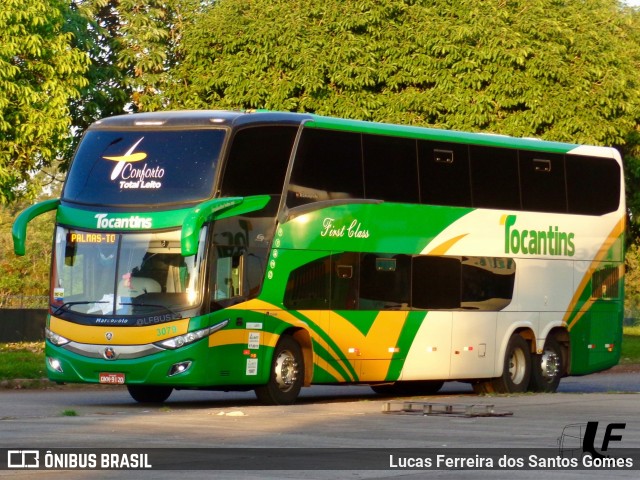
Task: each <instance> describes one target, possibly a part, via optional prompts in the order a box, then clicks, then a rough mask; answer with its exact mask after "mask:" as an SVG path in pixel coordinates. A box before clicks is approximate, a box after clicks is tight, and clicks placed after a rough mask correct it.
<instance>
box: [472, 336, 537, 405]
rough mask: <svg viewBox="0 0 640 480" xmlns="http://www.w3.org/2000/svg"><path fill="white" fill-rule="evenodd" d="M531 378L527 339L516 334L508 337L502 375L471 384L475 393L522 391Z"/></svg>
mask: <svg viewBox="0 0 640 480" xmlns="http://www.w3.org/2000/svg"><path fill="white" fill-rule="evenodd" d="M530 378H531V353H530V350H529V344H528V343H527V341H526V340H525V339H524V338H522V337H521V336H520V335H518V334H514V335H512V336H511V338H510V339H509V343H508V344H507V350H506V352H505V354H504V368H503V369H502V375H501V376H500V377H498V378H492V379H491V380H486V381H481V382H478V383H475V384H474V385H473V390H474V391H475V392H476V393H523V392H526V391H527V388H528V387H529V379H530Z"/></svg>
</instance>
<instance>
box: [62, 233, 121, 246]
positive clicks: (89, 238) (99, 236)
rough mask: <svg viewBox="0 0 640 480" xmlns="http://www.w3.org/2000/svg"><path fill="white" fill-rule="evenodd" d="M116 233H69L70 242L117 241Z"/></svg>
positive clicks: (68, 240)
mask: <svg viewBox="0 0 640 480" xmlns="http://www.w3.org/2000/svg"><path fill="white" fill-rule="evenodd" d="M116 237H117V235H116V234H115V233H86V232H71V233H68V234H67V242H68V243H107V244H108V243H116Z"/></svg>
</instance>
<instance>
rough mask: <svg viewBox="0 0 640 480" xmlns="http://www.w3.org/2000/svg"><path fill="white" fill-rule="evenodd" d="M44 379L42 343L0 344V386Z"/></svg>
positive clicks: (639, 344) (631, 348)
mask: <svg viewBox="0 0 640 480" xmlns="http://www.w3.org/2000/svg"><path fill="white" fill-rule="evenodd" d="M623 332H624V336H623V339H622V355H621V359H620V363H622V364H626V365H629V364H640V325H639V326H634V327H624V330H623ZM44 377H46V372H45V365H44V342H19V343H0V382H1V383H0V386H11V385H13V382H12V381H14V380H17V379H27V380H33V381H34V382H33V385H36V386H37V385H38V381H39V380H40V379H42V378H44ZM22 385H23V386H29V385H30V384H29V383H28V382H27V383H23V384H22Z"/></svg>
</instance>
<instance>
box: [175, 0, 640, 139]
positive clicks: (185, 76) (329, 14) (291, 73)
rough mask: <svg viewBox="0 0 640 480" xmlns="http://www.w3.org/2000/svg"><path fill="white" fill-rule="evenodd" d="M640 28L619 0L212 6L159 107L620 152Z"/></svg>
mask: <svg viewBox="0 0 640 480" xmlns="http://www.w3.org/2000/svg"><path fill="white" fill-rule="evenodd" d="M638 27H639V24H638V19H637V18H636V16H634V15H633V14H632V13H629V12H627V10H622V9H621V8H620V5H619V3H618V2H617V1H614V0H583V1H577V2H561V1H550V0H526V1H524V0H522V1H509V2H506V1H503V0H492V1H484V2H478V1H476V0H460V1H456V2H452V1H450V0H436V1H429V2H427V1H418V0H384V1H379V0H378V1H373V0H369V1H366V0H359V1H347V2H345V1H342V0H327V1H324V2H305V1H301V0H254V1H252V2H246V1H241V0H219V1H217V2H214V3H213V4H212V5H211V6H210V7H209V8H208V9H206V11H205V12H204V13H203V14H202V15H200V16H198V17H197V18H196V19H195V22H194V23H193V25H192V26H190V27H188V28H187V29H186V31H185V33H184V38H183V42H182V44H181V46H180V51H181V54H182V56H183V57H184V61H183V62H181V63H180V64H179V65H178V66H177V67H176V72H175V73H174V77H175V78H176V80H177V81H176V82H175V84H174V85H173V87H172V89H171V90H169V91H167V92H166V93H167V95H168V97H169V98H170V101H171V106H172V107H173V106H175V107H189V108H203V107H211V106H215V107H223V108H267V109H273V110H296V111H311V112H316V113H320V114H331V115H336V116H341V117H349V118H359V119H367V120H377V121H390V122H398V123H404V124H407V123H409V124H421V125H435V126H439V127H444V128H453V129H462V130H476V131H478V130H489V131H492V132H496V133H504V134H510V135H515V136H537V137H541V138H545V139H550V140H563V141H569V142H576V143H579V142H581V143H596V144H608V145H612V144H615V145H619V144H622V143H624V141H625V138H626V137H627V135H628V133H629V132H630V131H633V129H634V127H635V126H636V120H637V117H638V111H639V108H638V107H639V106H640V95H639V93H640V70H638V68H637V65H638V61H639V60H640V51H639V49H638V43H637V34H638Z"/></svg>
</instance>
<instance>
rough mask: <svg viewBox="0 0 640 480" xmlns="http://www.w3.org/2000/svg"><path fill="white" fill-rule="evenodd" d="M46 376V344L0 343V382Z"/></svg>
mask: <svg viewBox="0 0 640 480" xmlns="http://www.w3.org/2000/svg"><path fill="white" fill-rule="evenodd" d="M46 375H47V374H46V372H45V366H44V342H19V343H0V381H4V380H15V379H18V378H28V379H40V378H43V377H46Z"/></svg>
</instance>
